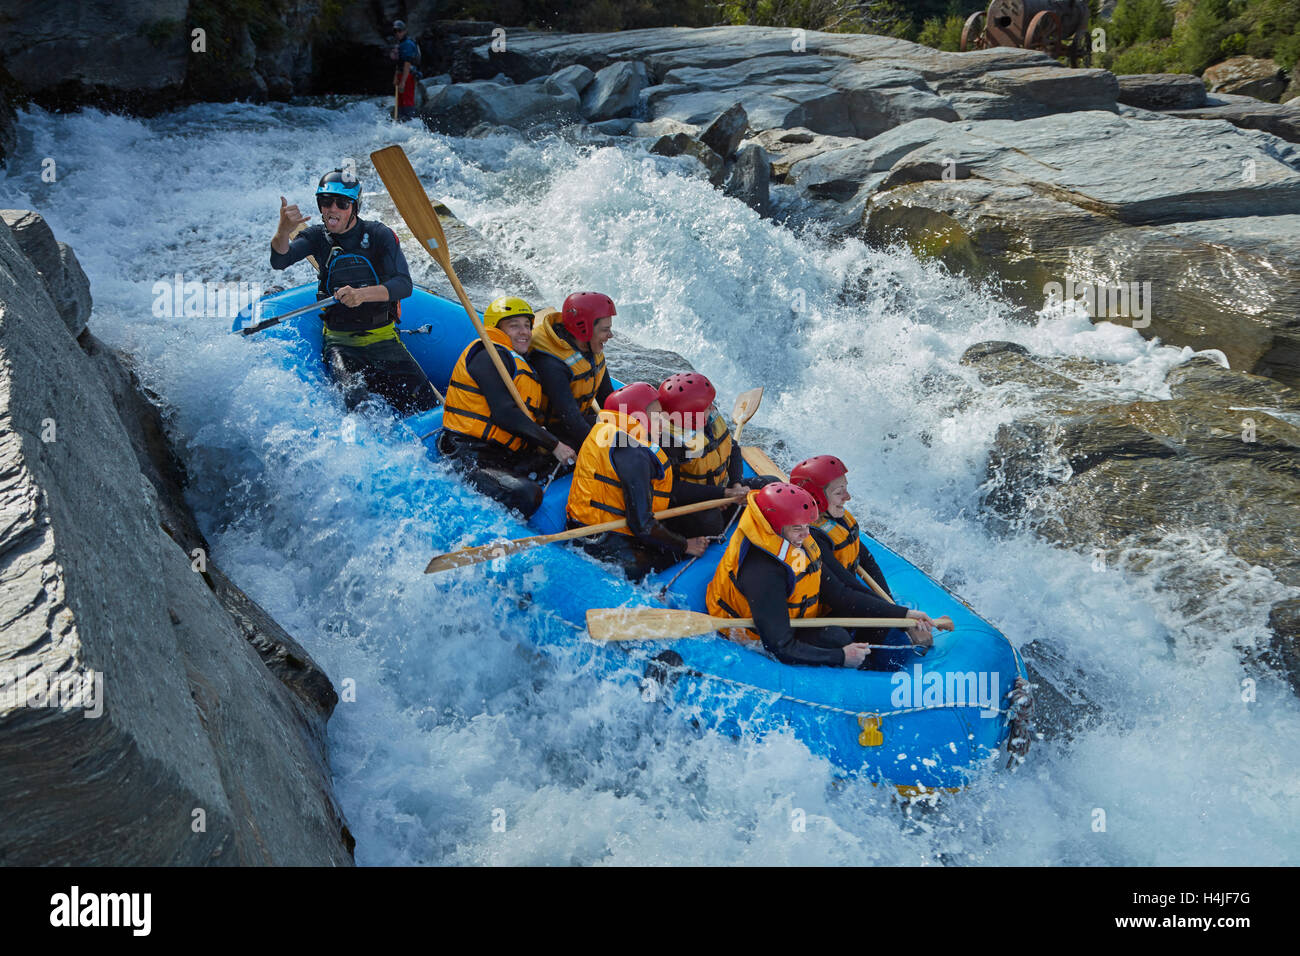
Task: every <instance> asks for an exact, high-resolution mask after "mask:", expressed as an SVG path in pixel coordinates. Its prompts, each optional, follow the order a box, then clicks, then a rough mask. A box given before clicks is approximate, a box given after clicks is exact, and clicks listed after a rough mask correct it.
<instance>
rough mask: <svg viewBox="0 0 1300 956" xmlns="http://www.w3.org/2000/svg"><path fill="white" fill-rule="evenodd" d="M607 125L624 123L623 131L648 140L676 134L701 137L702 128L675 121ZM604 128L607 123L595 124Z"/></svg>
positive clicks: (617, 121) (614, 121)
mask: <svg viewBox="0 0 1300 956" xmlns="http://www.w3.org/2000/svg"><path fill="white" fill-rule="evenodd" d="M606 123H624V124H625V125H624V127H623V131H624V132H626V133H627V134H628V135H630V136H638V137H643V138H646V139H658V138H659V137H661V136H672V135H674V134H676V133H685V134H686V135H687V136H696V137H698V136H699V135H700V127H698V126H695V125H693V124H691V123H683V122H681V121H680V120H675V119H657V120H650V122H648V123H641V122H636V121H627V120H606ZM594 125H597V126H601V127H604V126H605V123H599V124H594Z"/></svg>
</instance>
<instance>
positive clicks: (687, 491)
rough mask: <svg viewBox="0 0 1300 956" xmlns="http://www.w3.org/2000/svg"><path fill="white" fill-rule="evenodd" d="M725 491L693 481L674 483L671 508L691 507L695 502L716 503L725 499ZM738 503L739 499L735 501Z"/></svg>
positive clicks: (716, 486)
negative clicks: (679, 506) (720, 499)
mask: <svg viewBox="0 0 1300 956" xmlns="http://www.w3.org/2000/svg"><path fill="white" fill-rule="evenodd" d="M726 493H727V491H726V489H725V488H722V487H719V486H718V485H701V484H699V483H698V482H695V481H674V482H673V493H672V503H673V507H674V508H675V507H677V506H678V505H693V504H695V503H696V502H697V501H716V500H717V499H719V498H724V497H726ZM736 500H737V501H740V500H741V499H739V498H738V499H736Z"/></svg>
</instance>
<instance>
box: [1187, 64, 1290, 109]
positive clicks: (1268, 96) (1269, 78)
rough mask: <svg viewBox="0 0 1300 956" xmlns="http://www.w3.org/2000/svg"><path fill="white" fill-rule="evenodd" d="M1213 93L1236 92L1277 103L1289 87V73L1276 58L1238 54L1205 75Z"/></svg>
mask: <svg viewBox="0 0 1300 956" xmlns="http://www.w3.org/2000/svg"><path fill="white" fill-rule="evenodd" d="M1201 78H1202V79H1203V80H1204V81H1205V85H1206V86H1208V87H1209V88H1210V92H1211V93H1235V94H1237V95H1239V96H1253V97H1256V98H1257V99H1261V100H1266V101H1269V102H1275V101H1276V100H1277V98H1278V97H1279V96H1281V95H1282V91H1283V90H1285V89H1286V74H1285V73H1284V72H1282V68H1281V67H1279V66H1278V65H1277V61H1275V60H1266V59H1259V58H1256V57H1253V56H1234V57H1230V58H1229V59H1227V60H1224V61H1222V62H1221V63H1215V64H1214V65H1213V66H1208V67H1206V68H1205V72H1204V73H1203V74H1201Z"/></svg>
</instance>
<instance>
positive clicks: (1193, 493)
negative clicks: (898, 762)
mask: <svg viewBox="0 0 1300 956" xmlns="http://www.w3.org/2000/svg"><path fill="white" fill-rule="evenodd" d="M457 51H458V52H457V62H458V63H459V64H460V65H461V66H460V70H459V73H458V74H457V78H459V79H462V80H464V81H465V82H457V83H447V82H446V80H447V79H448V78H441V79H439V80H437V81H429V82H428V84H427V85H428V93H429V102H428V105H427V107H426V108H425V110H424V113H423V115H424V118H425V121H426V122H427V123H428V124H429V125H430V126H431V127H432V128H434V129H436V130H441V131H445V132H451V133H455V134H462V135H463V134H469V135H478V134H483V133H489V132H495V131H500V130H501V129H502V128H507V127H508V128H513V129H518V130H521V131H534V132H535V131H542V130H547V129H564V130H567V131H568V132H567V133H566V135H575V136H577V137H578V138H579V139H580V140H581V141H586V142H590V143H593V144H597V145H599V144H612V143H614V142H617V141H619V140H623V141H625V142H627V141H631V140H640V142H641V143H642V144H643V145H644V148H646V150H647V151H648V152H650V153H657V154H661V155H668V156H688V157H693V158H694V160H696V161H698V163H699V167H700V174H701V175H703V176H706V177H708V178H709V179H710V181H711V182H713V183H714V184H715V185H716V186H719V187H722V188H723V189H725V190H726V192H728V193H730V194H731V195H735V196H738V197H740V198H741V199H742V200H743V201H745V202H747V203H749V204H750V205H751V206H753V207H754V208H755V209H757V210H759V211H760V212H762V213H763V214H766V215H771V216H774V217H776V218H778V219H779V220H780V221H782V222H784V223H785V224H787V225H788V226H790V227H791V228H795V229H802V228H815V229H817V230H819V231H821V232H823V233H825V232H829V233H830V234H831V235H832V236H837V235H838V236H845V237H855V238H860V239H863V240H865V241H867V242H868V243H870V244H874V245H888V244H892V243H901V244H903V245H906V246H907V247H909V248H910V249H912V250H913V251H914V252H916V253H917V254H919V255H922V256H925V257H932V258H936V259H938V260H940V261H942V262H944V263H946V264H947V265H948V266H949V267H951V268H953V269H954V270H958V271H962V272H965V273H967V274H969V275H971V276H972V277H974V278H977V279H981V280H984V281H986V282H987V281H991V282H994V283H996V284H998V285H999V286H1000V288H1001V291H1002V293H1003V295H1004V296H1005V297H1006V298H1007V299H1009V300H1010V301H1011V302H1013V303H1015V304H1017V305H1018V306H1019V307H1020V308H1021V309H1022V310H1023V314H1024V315H1025V317H1026V318H1027V319H1028V318H1031V317H1032V316H1033V315H1034V314H1035V313H1036V312H1038V311H1039V310H1040V309H1042V308H1044V307H1045V306H1047V305H1048V304H1050V303H1051V302H1052V300H1053V299H1055V300H1056V301H1057V303H1058V304H1059V303H1060V302H1061V301H1062V300H1066V299H1073V300H1074V301H1075V302H1076V303H1078V305H1079V306H1080V307H1082V308H1083V309H1085V310H1086V311H1087V313H1088V314H1089V315H1090V316H1091V317H1092V318H1093V320H1094V321H1111V322H1115V323H1119V324H1124V325H1131V326H1132V327H1134V328H1137V329H1138V330H1139V331H1140V332H1141V333H1142V334H1143V335H1144V336H1147V337H1158V338H1159V339H1160V340H1161V341H1163V342H1164V343H1166V344H1170V345H1177V346H1187V347H1190V348H1192V349H1195V350H1200V351H1204V352H1206V353H1207V355H1206V356H1204V357H1197V358H1195V359H1193V360H1192V361H1191V362H1189V363H1188V364H1187V365H1185V366H1183V367H1181V368H1179V369H1176V370H1175V371H1174V372H1173V373H1171V375H1170V380H1169V382H1168V383H1167V386H1168V389H1169V395H1170V397H1168V398H1165V397H1162V396H1152V395H1135V396H1132V401H1131V402H1127V403H1119V404H1116V402H1115V399H1114V396H1113V395H1110V396H1108V397H1105V398H1103V397H1101V396H1100V395H1099V394H1097V393H1096V391H1095V390H1090V388H1089V385H1088V383H1089V381H1092V382H1093V383H1094V384H1098V383H1102V382H1104V381H1106V380H1107V379H1108V378H1113V376H1109V375H1108V374H1107V373H1106V371H1105V369H1104V368H1091V369H1087V370H1084V369H1081V368H1077V367H1074V366H1073V365H1071V364H1070V363H1068V362H1067V363H1065V365H1064V366H1063V367H1060V368H1058V367H1056V366H1058V365H1060V364H1061V363H1060V362H1058V361H1055V360H1049V359H1044V358H1042V357H1038V356H1032V355H1028V354H1025V353H1024V352H1023V350H1022V349H1020V348H1019V347H1018V346H1011V345H1010V344H1009V343H1000V344H999V343H989V344H987V345H986V346H981V347H977V348H976V349H972V350H971V352H970V353H969V354H968V356H967V361H968V364H970V365H971V366H972V367H973V368H977V369H978V370H979V376H980V378H981V379H985V378H986V377H987V378H988V379H989V380H990V381H998V382H1001V383H1005V384H1013V385H1014V386H1015V387H1016V388H1019V389H1021V390H1022V391H1023V390H1028V391H1030V392H1031V393H1032V394H1033V395H1034V396H1035V398H1034V400H1035V401H1036V402H1037V403H1038V406H1039V407H1041V408H1043V409H1044V411H1043V413H1042V414H1041V415H1038V416H1035V417H1033V418H1031V419H1025V420H1016V421H1011V422H1008V423H1007V424H1006V425H1005V426H1004V427H1003V429H1002V432H1001V433H1000V435H999V438H998V441H997V443H996V447H995V449H994V451H993V453H992V455H991V457H990V462H989V476H990V478H989V492H988V495H987V497H986V505H987V507H988V512H989V515H990V519H991V521H992V523H993V524H994V526H996V527H1004V526H1006V523H1007V522H1010V523H1012V524H1015V525H1017V526H1020V527H1023V526H1026V525H1028V526H1031V527H1033V528H1034V529H1035V530H1036V531H1038V532H1039V533H1041V534H1043V535H1045V536H1047V537H1049V538H1051V539H1053V540H1056V541H1059V542H1061V543H1063V544H1067V545H1069V546H1073V547H1078V548H1080V549H1083V550H1085V551H1090V552H1094V553H1101V554H1102V555H1103V558H1102V560H1103V561H1105V560H1107V558H1106V556H1109V560H1110V561H1111V564H1110V566H1112V567H1114V566H1118V564H1120V563H1125V562H1122V561H1120V560H1119V558H1118V556H1119V555H1129V556H1130V557H1131V556H1132V555H1134V554H1137V553H1139V551H1140V550H1141V549H1142V548H1143V547H1146V546H1148V545H1151V544H1154V543H1159V540H1160V539H1164V540H1166V541H1167V539H1168V538H1169V536H1170V535H1171V534H1184V535H1187V536H1189V540H1190V539H1193V538H1194V539H1197V540H1214V541H1219V542H1221V544H1222V546H1223V548H1224V554H1225V561H1228V562H1229V563H1231V561H1238V562H1242V563H1243V565H1244V566H1255V567H1257V568H1262V569H1265V572H1264V573H1265V574H1267V575H1271V576H1272V577H1273V579H1274V580H1275V581H1276V583H1277V592H1278V600H1277V603H1276V605H1275V606H1274V609H1273V613H1272V616H1271V619H1270V626H1271V628H1272V635H1271V636H1270V637H1267V638H1266V639H1264V640H1261V642H1260V644H1259V646H1258V647H1257V648H1255V649H1253V650H1252V649H1245V648H1243V653H1245V654H1246V655H1247V656H1250V657H1252V659H1256V658H1259V659H1262V660H1263V661H1265V662H1266V663H1269V664H1272V665H1275V666H1278V667H1280V668H1281V669H1283V670H1284V671H1286V672H1287V673H1288V674H1289V676H1290V678H1291V680H1292V681H1293V683H1295V685H1296V686H1297V688H1298V689H1300V654H1298V653H1297V648H1298V647H1300V635H1298V633H1297V625H1296V620H1297V618H1298V617H1300V614H1297V612H1296V606H1297V602H1296V599H1295V598H1294V594H1295V593H1296V591H1295V589H1297V588H1300V574H1298V573H1297V572H1298V570H1300V569H1298V568H1297V566H1296V563H1295V554H1296V553H1297V550H1298V549H1297V547H1296V541H1295V528H1296V527H1297V525H1300V521H1298V520H1297V518H1300V483H1298V481H1297V479H1298V478H1300V475H1298V474H1297V472H1296V470H1295V462H1296V460H1297V458H1296V442H1297V438H1298V437H1300V433H1297V431H1296V426H1297V425H1298V424H1300V417H1297V416H1298V415H1300V404H1297V403H1298V402H1300V393H1298V392H1297V391H1296V388H1297V387H1298V386H1300V147H1298V146H1296V145H1295V144H1296V143H1297V142H1300V103H1291V104H1282V105H1279V104H1276V103H1266V102H1262V101H1260V100H1258V99H1253V98H1251V97H1247V96H1238V95H1234V94H1231V93H1226V92H1220V93H1215V94H1207V92H1206V89H1205V85H1204V83H1202V81H1201V79H1200V78H1198V77H1195V76H1170V75H1152V76H1125V77H1118V78H1117V77H1115V76H1114V75H1112V74H1110V73H1109V72H1107V71H1105V70H1095V69H1076V70H1071V69H1067V68H1065V67H1063V66H1061V65H1060V64H1058V63H1057V62H1056V61H1054V60H1052V59H1051V58H1049V57H1047V56H1045V55H1042V54H1039V53H1033V52H1028V51H1023V50H1012V49H992V50H984V51H978V52H973V53H967V54H955V53H944V52H940V51H936V50H933V49H930V48H928V47H922V46H918V45H916V44H912V43H908V42H906V41H902V40H896V39H891V38H887V37H875V36H846V35H836V34H815V33H804V32H802V31H790V30H782V29H775V28H760V27H743V28H742V27H737V28H717V29H702V30H689V29H679V30H646V31H632V32H624V33H617V34H587V35H539V34H534V33H529V32H527V31H515V30H510V31H507V33H506V39H505V42H504V44H502V43H501V42H499V40H498V42H496V43H493V42H490V38H489V37H488V35H487V31H486V29H484V30H483V31H482V32H481V33H480V35H479V36H473V35H467V36H465V37H464V38H463V39H461V40H459V41H457ZM1220 356H1221V358H1220ZM1225 361H1226V363H1227V366H1228V367H1224V364H1223V363H1224V362H1225ZM1075 364H1076V365H1077V364H1078V363H1075ZM1126 560H1127V559H1126ZM1127 564H1128V565H1131V567H1132V568H1133V569H1134V570H1141V568H1142V562H1141V561H1136V560H1133V561H1128V562H1127ZM1214 583H1215V582H1211V581H1206V580H1195V581H1194V580H1190V579H1189V580H1186V581H1182V582H1181V584H1180V586H1181V587H1185V588H1186V589H1187V590H1188V591H1189V593H1194V592H1196V591H1198V590H1201V591H1203V592H1204V594H1205V595H1206V597H1204V598H1203V599H1202V600H1204V601H1206V602H1210V601H1211V597H1210V596H1212V595H1213V593H1214ZM1265 648H1266V649H1265Z"/></svg>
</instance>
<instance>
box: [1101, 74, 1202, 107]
mask: <svg viewBox="0 0 1300 956" xmlns="http://www.w3.org/2000/svg"><path fill="white" fill-rule="evenodd" d="M1117 79H1118V81H1119V101H1120V102H1121V103H1125V104H1127V105H1129V106H1136V107H1138V108H1140V109H1145V110H1190V109H1196V108H1197V107H1200V106H1204V105H1205V84H1204V83H1203V82H1201V78H1200V77H1199V76H1195V75H1194V74H1191V73H1132V74H1129V75H1127V76H1120V77H1117Z"/></svg>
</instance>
